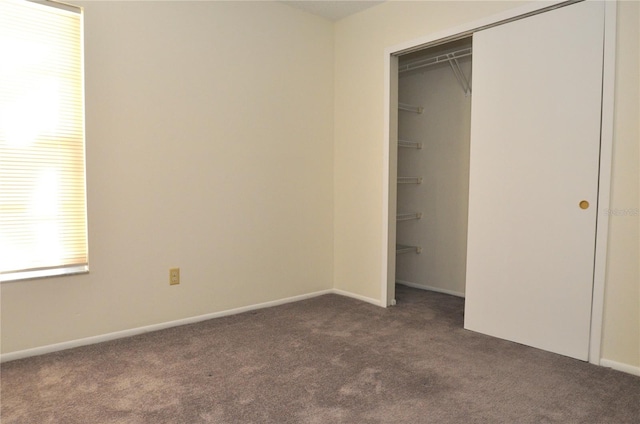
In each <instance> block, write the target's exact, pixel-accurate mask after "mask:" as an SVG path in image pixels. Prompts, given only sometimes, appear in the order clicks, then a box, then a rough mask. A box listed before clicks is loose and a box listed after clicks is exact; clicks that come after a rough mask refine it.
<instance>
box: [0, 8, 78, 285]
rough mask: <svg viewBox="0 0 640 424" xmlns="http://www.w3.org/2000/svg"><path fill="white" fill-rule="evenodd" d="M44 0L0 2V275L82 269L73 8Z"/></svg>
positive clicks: (75, 10)
mask: <svg viewBox="0 0 640 424" xmlns="http://www.w3.org/2000/svg"><path fill="white" fill-rule="evenodd" d="M43 3H44V2H43ZM46 3H47V4H46V5H45V4H42V3H36V2H31V1H26V0H0V57H1V58H2V59H1V60H0V281H8V280H19V279H24V278H36V277H46V276H52V275H62V274H71V273H78V272H86V271H88V247H87V219H86V216H87V213H86V190H85V152H84V151H85V147H84V82H83V48H82V11H81V9H79V8H75V7H71V6H67V5H57V4H56V3H51V2H46Z"/></svg>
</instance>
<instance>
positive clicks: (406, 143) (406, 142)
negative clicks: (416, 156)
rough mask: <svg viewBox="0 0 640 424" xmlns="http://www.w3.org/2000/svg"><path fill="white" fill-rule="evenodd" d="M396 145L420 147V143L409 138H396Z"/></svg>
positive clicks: (412, 147)
mask: <svg viewBox="0 0 640 424" xmlns="http://www.w3.org/2000/svg"><path fill="white" fill-rule="evenodd" d="M398 147H408V148H411V149H422V143H418V142H417V141H409V140H398Z"/></svg>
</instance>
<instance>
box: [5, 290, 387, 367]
mask: <svg viewBox="0 0 640 424" xmlns="http://www.w3.org/2000/svg"><path fill="white" fill-rule="evenodd" d="M330 293H335V294H340V295H343V296H348V297H354V298H356V299H360V300H364V301H365V302H366V301H367V298H360V297H358V295H354V294H351V293H348V292H344V291H342V290H335V289H328V290H321V291H317V292H313V293H308V294H303V295H299V296H292V297H287V298H284V299H278V300H272V301H270V302H264V303H258V304H255V305H249V306H243V307H240V308H234V309H229V310H226V311H221V312H213V313H210V314H205V315H198V316H195V317H190V318H183V319H178V320H175V321H168V322H163V323H160V324H153V325H147V326H144V327H137V328H131V329H129V330H122V331H115V332H113V333H107V334H101V335H99V336H92V337H86V338H82V339H77V340H70V341H68V342H62V343H55V344H51V345H47V346H41V347H35V348H32V349H25V350H19V351H15V352H9V353H5V354H2V355H0V362H8V361H15V360H16V359H23V358H28V357H30V356H38V355H44V354H45V353H52V352H58V351H61V350H66V349H72V348H74V347H80V346H87V345H92V344H96V343H102V342H107V341H110V340H116V339H121V338H124V337H131V336H137V335H139V334H144V333H149V332H151V331H158V330H164V329H165V328H171V327H177V326H180V325H185V324H193V323H196V322H200V321H206V320H209V319H213V318H220V317H224V316H228V315H235V314H240V313H243V312H248V311H254V310H256V309H263V308H270V307H272V306H278V305H284V304H286V303H292V302H298V301H300V300H305V299H310V298H312V297H317V296H322V295H325V294H330ZM378 304H379V303H378Z"/></svg>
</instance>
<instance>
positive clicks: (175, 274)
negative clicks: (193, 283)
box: [169, 268, 180, 286]
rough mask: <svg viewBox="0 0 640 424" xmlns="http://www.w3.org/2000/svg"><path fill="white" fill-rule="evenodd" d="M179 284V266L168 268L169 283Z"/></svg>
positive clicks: (172, 284)
mask: <svg viewBox="0 0 640 424" xmlns="http://www.w3.org/2000/svg"><path fill="white" fill-rule="evenodd" d="M176 284H180V268H170V269H169V285H171V286H175V285H176Z"/></svg>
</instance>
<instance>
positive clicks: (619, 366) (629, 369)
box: [600, 358, 640, 377]
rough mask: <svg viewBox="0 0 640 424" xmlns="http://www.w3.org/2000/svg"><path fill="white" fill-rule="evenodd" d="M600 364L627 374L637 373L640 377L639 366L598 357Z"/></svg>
mask: <svg viewBox="0 0 640 424" xmlns="http://www.w3.org/2000/svg"><path fill="white" fill-rule="evenodd" d="M600 366H602V367H607V368H611V369H614V370H616V371H622V372H626V373H627V374H632V375H637V376H639V377H640V367H634V366H633V365H628V364H623V363H621V362H616V361H612V360H610V359H604V358H602V359H600Z"/></svg>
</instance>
